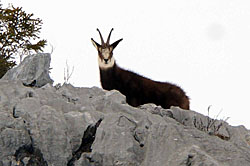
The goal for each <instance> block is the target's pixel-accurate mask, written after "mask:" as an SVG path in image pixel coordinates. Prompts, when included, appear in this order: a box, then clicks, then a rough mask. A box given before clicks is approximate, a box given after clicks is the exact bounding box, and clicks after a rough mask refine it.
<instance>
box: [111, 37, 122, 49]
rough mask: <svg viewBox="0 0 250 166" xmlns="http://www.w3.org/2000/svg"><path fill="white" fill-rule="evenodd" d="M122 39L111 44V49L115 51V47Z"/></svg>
mask: <svg viewBox="0 0 250 166" xmlns="http://www.w3.org/2000/svg"><path fill="white" fill-rule="evenodd" d="M122 40H123V39H119V40H117V41H116V42H114V43H113V44H111V47H112V49H115V47H116V46H117V45H118V44H119V43H120V41H122Z"/></svg>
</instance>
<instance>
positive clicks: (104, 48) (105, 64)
mask: <svg viewBox="0 0 250 166" xmlns="http://www.w3.org/2000/svg"><path fill="white" fill-rule="evenodd" d="M97 31H98V32H99V35H100V38H101V42H102V44H101V45H100V44H99V43H97V42H96V41H95V40H94V39H93V38H91V41H92V43H93V45H94V46H95V48H96V49H97V51H98V63H99V67H100V68H101V69H108V68H111V67H113V66H114V64H115V59H114V57H113V50H114V49H115V47H116V46H117V45H118V44H119V42H120V41H122V39H119V40H117V41H116V42H114V43H113V44H109V40H110V36H111V33H112V31H113V28H112V29H111V31H110V33H109V36H108V39H107V42H106V43H105V42H104V40H103V38H102V34H101V32H100V31H99V29H98V28H97Z"/></svg>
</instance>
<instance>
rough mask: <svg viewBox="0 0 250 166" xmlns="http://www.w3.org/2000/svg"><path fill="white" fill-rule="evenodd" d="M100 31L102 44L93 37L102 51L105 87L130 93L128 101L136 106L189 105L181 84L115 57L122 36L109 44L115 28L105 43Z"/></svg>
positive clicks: (99, 51) (100, 51)
mask: <svg viewBox="0 0 250 166" xmlns="http://www.w3.org/2000/svg"><path fill="white" fill-rule="evenodd" d="M97 31H98V32H99V35H100V38H101V42H102V44H101V45H100V44H98V43H97V42H96V41H95V40H94V39H93V38H91V41H92V43H93V45H94V46H95V48H96V49H97V51H98V64H99V70H100V79H101V85H102V87H103V89H105V90H112V89H116V90H118V91H120V92H121V93H122V94H123V95H125V96H126V101H127V103H128V104H130V105H131V106H134V107H137V106H139V105H142V104H146V103H154V104H156V105H160V106H162V107H163V108H166V109H168V108H170V107H171V106H179V107H180V108H183V109H187V110H188V109H189V98H188V97H187V96H186V94H185V92H184V91H183V90H182V89H181V88H180V87H179V86H176V85H174V84H170V83H168V82H158V81H153V80H151V79H148V78H145V77H143V76H141V75H138V74H136V73H134V72H131V71H128V70H124V69H122V68H120V67H119V66H118V65H117V64H116V62H115V59H114V57H113V50H114V49H115V47H116V46H117V45H118V44H119V42H120V41H122V39H119V40H117V41H116V42H114V43H113V44H109V41H110V36H111V33H112V31H113V28H112V29H111V31H110V33H109V36H108V38H107V42H106V43H105V42H104V40H103V38H102V34H101V32H100V31H99V29H97Z"/></svg>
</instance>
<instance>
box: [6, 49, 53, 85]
mask: <svg viewBox="0 0 250 166" xmlns="http://www.w3.org/2000/svg"><path fill="white" fill-rule="evenodd" d="M50 60H51V56H50V54H49V53H38V54H33V55H29V56H27V57H25V58H24V60H23V61H22V62H21V63H20V64H19V65H18V66H17V67H14V68H12V69H10V70H9V71H7V73H6V74H5V75H4V76H3V77H2V79H3V80H21V81H22V83H23V84H24V85H26V86H36V87H42V86H44V85H46V84H47V83H51V84H52V83H53V80H52V79H51V78H50V76H49V70H50V68H49V67H50Z"/></svg>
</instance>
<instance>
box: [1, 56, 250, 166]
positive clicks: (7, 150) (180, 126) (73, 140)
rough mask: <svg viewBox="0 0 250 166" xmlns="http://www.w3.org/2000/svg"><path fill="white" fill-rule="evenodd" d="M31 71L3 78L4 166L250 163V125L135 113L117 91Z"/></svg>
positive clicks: (174, 113) (144, 109) (190, 114)
mask: <svg viewBox="0 0 250 166" xmlns="http://www.w3.org/2000/svg"><path fill="white" fill-rule="evenodd" d="M42 55H44V54H42ZM37 56H39V57H37ZM47 56H49V57H50V55H49V54H46V56H45V55H44V56H41V54H38V55H33V56H32V57H28V58H29V59H30V60H31V61H32V62H34V63H35V62H37V63H41V62H45V61H46V60H42V59H43V58H45V59H47V60H48V59H49V62H50V58H46V57H47ZM33 58H37V59H40V58H41V59H40V60H32V59H33ZM34 63H32V64H33V65H34ZM21 65H23V66H21ZM29 65H30V63H23V64H20V65H19V66H18V67H17V69H18V70H17V69H15V70H16V71H19V72H15V71H10V72H12V74H8V75H16V78H20V76H19V77H18V75H19V74H22V79H11V78H13V77H10V76H8V77H7V76H6V77H5V78H4V79H1V80H0V166H15V165H27V166H31V165H32V166H113V165H114V166H200V165H204V166H249V165H250V131H249V130H247V129H246V128H245V127H244V126H237V127H233V126H230V125H229V124H227V123H226V122H224V121H220V120H214V119H211V118H209V117H207V116H204V115H201V114H199V113H197V112H194V111H190V110H182V109H180V108H177V107H172V108H171V109H168V110H166V109H162V108H161V107H159V106H156V105H154V104H146V105H143V106H140V107H138V108H134V107H131V106H129V105H128V104H127V103H126V98H125V96H123V95H122V94H120V93H119V92H118V91H115V90H113V91H105V90H103V89H100V88H97V87H92V88H85V87H82V88H79V87H73V86H72V85H68V84H64V85H63V86H57V87H54V86H52V85H51V83H52V82H53V81H52V80H51V79H47V78H50V77H49V72H48V71H49V65H41V66H44V67H37V68H32V72H28V71H29V70H20V69H24V68H25V69H28V68H30V69H31V67H29ZM42 71H46V72H42ZM25 72H28V73H27V74H25ZM31 73H32V74H31ZM39 73H40V74H39ZM41 73H42V74H41ZM25 76H28V77H25ZM44 78H46V79H47V80H48V81H44V80H46V79H44ZM40 80H43V81H40ZM32 82H33V83H34V82H35V84H32Z"/></svg>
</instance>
